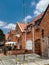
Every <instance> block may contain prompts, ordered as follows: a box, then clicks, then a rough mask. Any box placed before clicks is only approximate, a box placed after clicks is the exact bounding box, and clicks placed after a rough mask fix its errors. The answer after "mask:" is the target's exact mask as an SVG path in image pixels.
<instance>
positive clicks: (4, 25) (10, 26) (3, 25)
mask: <svg viewBox="0 0 49 65" xmlns="http://www.w3.org/2000/svg"><path fill="white" fill-rule="evenodd" d="M15 26H16V25H15V24H13V23H9V24H7V23H6V22H4V21H0V28H2V29H9V30H10V29H15Z"/></svg>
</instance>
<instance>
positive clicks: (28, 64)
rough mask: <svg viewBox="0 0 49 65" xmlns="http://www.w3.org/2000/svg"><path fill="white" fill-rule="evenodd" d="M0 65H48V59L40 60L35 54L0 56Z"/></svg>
mask: <svg viewBox="0 0 49 65" xmlns="http://www.w3.org/2000/svg"><path fill="white" fill-rule="evenodd" d="M24 58H25V59H24ZM0 65H49V59H41V57H40V56H39V55H36V54H25V56H24V55H17V56H16V55H10V56H9V55H8V56H0Z"/></svg>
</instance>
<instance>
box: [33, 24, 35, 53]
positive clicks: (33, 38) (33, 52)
mask: <svg viewBox="0 0 49 65" xmlns="http://www.w3.org/2000/svg"><path fill="white" fill-rule="evenodd" d="M32 40H33V42H32V49H33V50H32V51H33V53H34V52H35V44H34V24H33V26H32Z"/></svg>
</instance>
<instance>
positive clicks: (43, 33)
mask: <svg viewBox="0 0 49 65" xmlns="http://www.w3.org/2000/svg"><path fill="white" fill-rule="evenodd" d="M42 38H44V29H42Z"/></svg>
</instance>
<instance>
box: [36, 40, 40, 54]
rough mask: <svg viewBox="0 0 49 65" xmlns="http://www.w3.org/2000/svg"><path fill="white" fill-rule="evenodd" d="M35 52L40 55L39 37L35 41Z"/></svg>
mask: <svg viewBox="0 0 49 65" xmlns="http://www.w3.org/2000/svg"><path fill="white" fill-rule="evenodd" d="M35 53H36V54H39V55H41V47H40V39H38V40H36V41H35Z"/></svg>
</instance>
